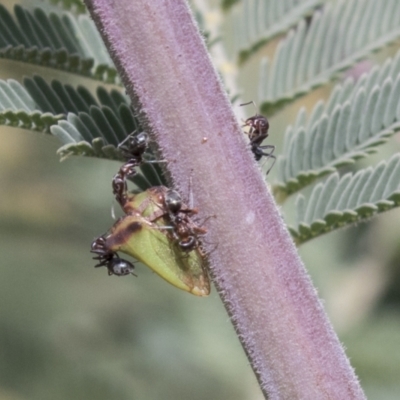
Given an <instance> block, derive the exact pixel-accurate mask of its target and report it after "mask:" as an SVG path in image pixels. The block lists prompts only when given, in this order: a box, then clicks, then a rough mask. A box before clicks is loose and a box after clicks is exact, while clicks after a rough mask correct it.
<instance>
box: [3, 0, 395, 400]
mask: <svg viewBox="0 0 400 400" xmlns="http://www.w3.org/2000/svg"><path fill="white" fill-rule="evenodd" d="M3 3H4V2H3ZM394 50H395V49H394V48H393V49H390V50H388V51H387V52H386V53H383V54H381V56H380V57H381V59H384V58H385V57H386V56H387V55H388V54H390V53H391V52H393V51H394ZM375 61H377V62H379V61H380V59H379V58H377V59H376V60H374V62H375ZM257 64H258V60H257V58H255V59H254V60H253V61H252V62H251V63H249V64H248V65H246V67H245V69H244V71H243V74H242V78H241V80H240V83H241V85H242V87H241V89H242V93H243V95H242V98H243V100H245V101H248V99H252V98H254V99H257V95H256V93H257V92H256V80H255V78H256V77H257V76H258V75H257V73H256V72H255V71H256V66H257ZM34 72H40V73H41V74H42V76H44V77H45V78H46V79H49V80H50V79H52V78H58V79H62V80H63V81H64V82H70V83H72V84H74V85H77V84H78V83H82V82H84V83H85V84H86V85H92V87H94V86H93V83H91V82H87V81H84V80H82V79H75V78H74V80H73V81H71V79H72V78H71V76H70V75H67V74H62V73H54V71H49V70H45V69H41V68H39V67H36V68H32V67H29V68H27V66H26V65H23V64H18V63H13V62H8V61H4V60H1V70H0V78H2V79H5V78H11V77H12V78H15V79H17V80H19V81H21V79H22V77H23V75H32V74H33V73H34ZM250 77H252V79H250ZM328 93H329V90H328V89H326V90H318V91H316V92H315V93H313V94H312V95H310V96H307V97H306V98H305V99H304V101H302V102H301V103H300V102H297V103H296V104H295V105H293V106H291V107H289V108H287V109H286V111H285V113H284V114H281V115H279V116H278V117H277V118H274V119H272V120H271V121H270V122H271V137H270V141H271V142H272V141H273V142H274V144H276V145H277V147H278V150H277V153H278V154H279V147H280V145H281V142H282V136H283V132H284V128H285V126H286V124H287V121H293V120H294V118H295V115H296V112H297V110H298V109H299V108H300V106H302V105H305V106H307V107H310V106H311V105H312V104H314V102H315V99H318V98H320V97H321V96H327V94H328ZM249 112H250V113H251V112H252V110H250V111H249ZM0 135H1V145H0V254H1V258H0V260H1V261H0V400H22V399H40V400H47V399H60V400H63V399H82V400H85V399H98V400H102V399H118V400H125V399H138V400H142V399H143V400H153V399H154V400H155V399H163V400H167V399H191V400H197V399H199V400H200V399H220V400H225V399H229V400H236V399H237V400H239V399H251V400H259V399H262V395H261V393H260V390H259V388H258V385H257V382H256V379H255V377H254V375H253V373H252V371H251V369H250V367H249V365H248V362H247V359H246V357H245V356H244V354H243V351H242V349H241V346H240V344H239V342H238V339H237V338H236V336H235V333H234V331H233V328H232V326H231V323H230V321H229V317H228V316H227V314H226V312H225V310H224V308H223V306H222V305H221V302H220V300H219V297H218V295H217V294H216V291H215V290H213V291H212V294H211V295H210V297H209V298H205V299H204V298H196V297H194V296H192V295H189V294H187V293H184V292H181V291H179V290H177V289H175V288H174V287H172V286H170V285H168V284H167V283H165V282H164V281H162V280H161V279H160V278H159V277H158V276H156V275H154V274H153V273H151V271H150V270H148V269H147V268H146V267H144V266H140V265H139V266H138V267H137V272H138V275H139V276H138V278H135V277H125V278H119V277H116V276H112V277H109V276H107V271H106V269H105V268H104V269H96V270H95V269H94V268H93V265H94V262H93V260H92V259H91V254H90V253H89V249H90V244H91V241H92V240H93V239H94V238H95V237H96V236H97V235H99V234H100V233H103V232H105V231H106V230H107V229H108V228H109V227H110V226H111V225H112V223H113V220H112V218H111V205H112V202H113V197H112V193H111V186H110V182H111V178H112V176H113V175H114V173H115V171H116V170H117V168H118V165H119V164H118V163H115V162H110V161H104V160H103V161H102V160H97V159H84V158H70V159H68V160H67V161H65V162H63V163H60V162H59V160H58V156H57V155H56V154H55V153H56V150H57V148H58V147H59V143H58V142H57V140H56V139H55V138H52V137H49V136H46V135H44V134H43V135H42V134H38V133H31V132H27V131H22V130H18V129H13V128H4V127H1V134H0ZM399 148H400V146H399V137H398V136H396V137H395V138H394V139H392V140H391V143H390V144H389V145H387V146H386V147H383V148H382V149H381V150H380V153H379V156H377V157H375V158H371V159H368V160H367V161H364V163H367V162H372V163H374V162H375V161H376V160H379V159H382V157H389V155H390V154H391V153H392V152H393V151H394V150H396V151H399ZM269 180H270V181H272V180H273V174H272V177H270V178H269ZM290 207H291V204H288V205H287V206H285V208H284V211H285V213H286V215H290V214H291V209H290ZM244 245H245V243H244ZM300 251H301V255H302V257H303V260H304V262H305V264H306V266H307V268H308V270H309V271H310V273H311V275H312V278H313V281H314V282H315V285H316V286H317V288H318V291H319V294H320V296H321V297H322V298H323V299H324V303H325V307H326V309H327V312H328V314H329V316H330V318H331V320H332V321H333V323H334V326H335V329H336V330H337V332H338V333H339V335H340V338H341V341H342V342H343V344H344V346H345V347H346V349H347V354H348V355H349V357H350V359H351V362H352V365H353V367H354V368H355V369H356V372H357V374H358V376H359V377H360V379H361V382H362V386H363V388H364V389H365V391H366V393H367V396H368V398H370V399H379V400H397V399H399V398H400V395H399V393H400V379H399V378H400V309H399V305H400V304H399V303H400V211H399V210H395V211H392V212H389V213H387V214H384V215H382V216H381V217H379V218H376V219H374V220H372V221H371V222H370V223H368V224H362V225H360V226H358V227H355V228H352V229H347V230H343V231H340V232H336V233H334V234H330V235H326V236H324V237H322V238H319V239H316V240H314V241H312V242H310V243H308V244H306V245H304V246H302V247H301V250H300ZM238 268H240V266H238ZM288 379H290V377H288Z"/></svg>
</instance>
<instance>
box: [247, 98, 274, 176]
mask: <svg viewBox="0 0 400 400" xmlns="http://www.w3.org/2000/svg"><path fill="white" fill-rule="evenodd" d="M248 104H253V105H254V107H256V104H255V103H254V101H249V102H248V103H244V104H240V106H247V105H248ZM256 109H257V107H256ZM244 126H248V127H249V131H248V132H247V133H246V134H247V136H248V137H249V139H250V148H251V151H252V153H253V154H254V157H255V159H256V161H260V160H261V158H262V157H263V156H264V157H267V159H268V158H272V159H273V162H272V165H271V166H270V167H269V169H268V171H267V175H268V174H269V172H270V171H271V169H272V167H273V166H274V164H275V161H276V157H275V156H274V155H273V154H272V153H273V152H274V151H275V146H273V145H270V144H267V145H264V146H261V143H262V142H263V140H264V139H266V138H267V137H268V129H269V122H268V120H267V118H265V117H264V116H262V115H260V114H256V115H254V116H253V117H250V118H247V119H246V121H245V122H244ZM264 150H270V151H269V152H264Z"/></svg>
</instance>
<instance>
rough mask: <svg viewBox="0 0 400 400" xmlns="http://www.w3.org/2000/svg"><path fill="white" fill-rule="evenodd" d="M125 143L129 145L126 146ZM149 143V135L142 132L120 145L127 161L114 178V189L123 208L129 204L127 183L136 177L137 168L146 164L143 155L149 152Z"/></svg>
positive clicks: (130, 136)
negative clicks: (129, 179)
mask: <svg viewBox="0 0 400 400" xmlns="http://www.w3.org/2000/svg"><path fill="white" fill-rule="evenodd" d="M134 133H135V132H134ZM125 142H127V143H126V144H125ZM148 142H149V138H148V136H147V133H145V132H141V133H139V134H137V135H134V134H131V135H129V136H128V137H127V138H126V139H125V140H124V141H123V142H121V143H120V144H119V145H118V148H119V149H120V150H121V153H122V155H123V156H124V157H125V158H126V159H127V161H126V163H125V164H124V165H123V166H122V167H121V168H120V169H119V171H118V172H117V173H116V175H115V176H114V178H113V180H112V188H113V193H114V195H115V198H116V200H117V201H118V203H119V204H120V205H121V207H122V208H123V207H124V205H125V203H126V202H127V193H128V185H127V182H126V181H127V179H128V178H131V177H133V176H135V175H136V173H137V172H136V168H137V167H138V166H139V165H140V164H141V163H143V162H144V159H143V155H144V153H145V151H146V150H147V145H148Z"/></svg>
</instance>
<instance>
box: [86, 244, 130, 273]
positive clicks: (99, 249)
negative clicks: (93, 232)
mask: <svg viewBox="0 0 400 400" xmlns="http://www.w3.org/2000/svg"><path fill="white" fill-rule="evenodd" d="M90 252H91V253H94V254H96V255H97V257H93V260H97V261H99V263H98V264H96V265H95V268H98V267H107V269H108V275H117V276H126V275H135V276H136V274H134V273H133V270H134V269H135V266H134V265H133V264H132V263H131V262H129V261H127V260H124V259H123V258H119V256H118V254H117V253H115V252H114V251H110V250H109V249H108V248H107V246H106V238H105V237H104V236H100V237H98V238H97V239H96V240H95V241H94V242H93V243H92V249H91V250H90Z"/></svg>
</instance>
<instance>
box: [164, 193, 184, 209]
mask: <svg viewBox="0 0 400 400" xmlns="http://www.w3.org/2000/svg"><path fill="white" fill-rule="evenodd" d="M164 201H165V205H166V207H167V208H168V210H169V211H171V212H172V213H177V212H178V211H180V209H181V207H182V199H181V196H180V194H179V193H178V192H177V191H176V190H173V189H168V190H167V193H166V194H165V198H164Z"/></svg>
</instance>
